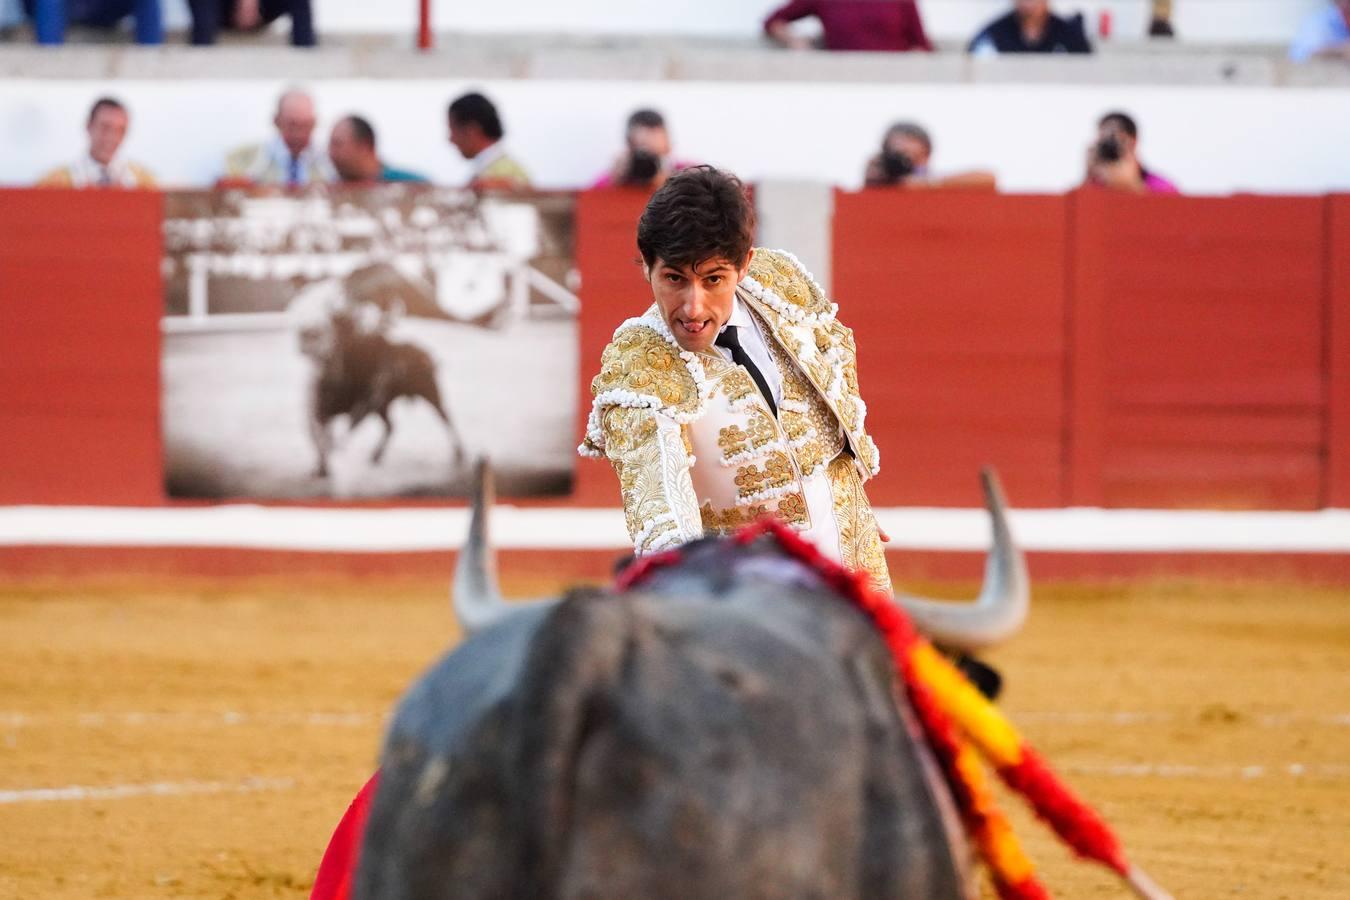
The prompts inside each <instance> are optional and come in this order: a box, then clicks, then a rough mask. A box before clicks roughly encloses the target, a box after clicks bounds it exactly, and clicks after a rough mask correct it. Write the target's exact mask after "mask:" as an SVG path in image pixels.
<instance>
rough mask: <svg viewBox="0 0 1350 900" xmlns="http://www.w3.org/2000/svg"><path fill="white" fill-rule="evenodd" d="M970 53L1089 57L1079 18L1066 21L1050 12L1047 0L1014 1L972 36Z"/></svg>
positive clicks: (1086, 40) (1088, 47)
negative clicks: (1074, 54) (1010, 6)
mask: <svg viewBox="0 0 1350 900" xmlns="http://www.w3.org/2000/svg"><path fill="white" fill-rule="evenodd" d="M970 52H971V53H975V54H987V53H1091V52H1092V45H1091V44H1089V43H1088V39H1087V31H1086V29H1085V27H1084V25H1083V16H1082V15H1081V14H1079V15H1076V16H1073V17H1071V18H1068V19H1064V18H1061V17H1059V16H1057V15H1055V14H1054V13H1052V12H1050V0H1016V2H1015V3H1014V4H1013V8H1012V10H1011V11H1010V12H1009V13H1008V14H1007V15H1005V16H1002V17H1000V18H997V19H995V20H994V21H992V22H990V23H989V24H988V25H986V26H985V27H984V30H982V31H981V32H980V33H979V34H977V35H975V38H974V40H972V41H971V42H970Z"/></svg>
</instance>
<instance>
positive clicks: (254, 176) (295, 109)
mask: <svg viewBox="0 0 1350 900" xmlns="http://www.w3.org/2000/svg"><path fill="white" fill-rule="evenodd" d="M317 123H318V117H317V115H316V114H315V110H314V98H313V97H311V96H310V95H309V94H307V93H306V92H304V91H302V90H299V89H297V88H291V89H290V90H287V91H286V92H285V93H283V94H282V95H281V97H280V99H279V100H278V101H277V111H276V115H275V116H274V117H273V118H272V124H273V125H275V126H276V129H277V133H276V135H274V136H273V137H272V139H271V140H269V141H266V142H265V143H262V144H248V145H245V146H243V147H237V148H235V149H234V150H231V151H230V152H229V154H227V155H226V157H225V175H224V177H223V178H222V179H221V180H222V182H224V183H227V184H249V185H270V186H273V187H285V188H292V189H294V188H303V187H308V186H310V185H313V184H323V183H325V182H329V181H333V180H334V179H335V178H336V175H335V174H334V172H333V165H332V163H331V162H329V160H328V156H327V154H326V153H324V152H323V150H321V149H318V148H316V147H315V146H314V142H313V137H314V126H315V125H316V124H317Z"/></svg>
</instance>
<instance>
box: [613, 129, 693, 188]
mask: <svg viewBox="0 0 1350 900" xmlns="http://www.w3.org/2000/svg"><path fill="white" fill-rule="evenodd" d="M624 140H625V142H626V143H627V145H628V147H627V149H626V150H624V152H623V153H621V154H620V155H619V158H618V159H616V160H615V161H614V165H613V166H612V167H611V168H610V170H609V171H608V172H606V173H605V174H604V175H601V176H600V177H599V178H598V179H596V181H595V184H593V185H592V187H597V188H609V187H645V188H650V189H651V190H656V189H657V188H659V187H660V186H661V185H663V184H665V183H666V179H667V178H669V177H670V176H671V175H673V174H675V173H676V172H679V171H681V170H682V169H687V168H689V167H690V166H692V165H693V163H690V162H683V161H677V160H675V159H673V158H672V157H671V149H670V132H669V131H667V130H666V120H665V118H664V117H663V116H662V115H661V114H660V113H659V112H657V111H656V110H654V109H639V110H637V111H636V112H634V113H633V114H632V115H631V116H629V117H628V125H627V127H626V128H625V130H624Z"/></svg>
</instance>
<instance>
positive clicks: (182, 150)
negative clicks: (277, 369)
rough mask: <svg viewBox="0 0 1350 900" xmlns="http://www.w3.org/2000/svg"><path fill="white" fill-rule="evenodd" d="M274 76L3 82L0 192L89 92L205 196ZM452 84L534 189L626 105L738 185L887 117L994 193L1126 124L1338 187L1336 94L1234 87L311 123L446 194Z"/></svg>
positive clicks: (564, 87)
mask: <svg viewBox="0 0 1350 900" xmlns="http://www.w3.org/2000/svg"><path fill="white" fill-rule="evenodd" d="M282 87H283V85H282V83H280V82H275V81H266V80H256V81H243V80H240V81H214V80H192V81H174V82H170V81H163V80H161V81H137V80H125V81H116V82H102V81H93V80H68V81H52V80H42V81H37V80H22V79H17V80H9V81H6V82H5V83H4V88H5V89H4V90H3V91H0V135H3V136H4V138H3V141H4V152H3V153H0V183H4V184H10V185H13V184H28V183H31V182H32V181H33V180H34V179H36V178H37V177H38V176H39V175H40V174H41V173H42V172H44V171H46V170H47V169H49V168H51V167H53V166H56V165H58V164H60V163H62V162H64V161H67V160H69V159H73V158H74V157H75V156H76V155H78V154H80V153H81V152H83V150H84V147H85V143H86V140H85V135H84V122H85V117H86V115H87V112H88V108H89V106H90V104H91V103H92V101H93V100H94V98H95V97H97V96H99V95H100V94H102V93H105V92H107V93H112V94H114V95H116V96H118V97H120V98H121V99H122V100H123V101H124V102H126V103H127V104H128V105H129V106H130V108H131V110H132V123H131V131H130V136H129V137H128V139H127V142H126V145H125V148H124V152H125V155H126V156H128V157H129V158H131V159H135V160H137V161H140V162H143V163H145V164H146V165H148V166H149V167H150V168H151V169H152V170H153V171H154V172H155V173H156V174H157V175H158V176H159V177H160V179H161V180H162V181H163V182H164V183H166V184H169V185H174V186H193V185H206V184H208V183H210V182H211V181H212V180H213V179H214V177H215V176H216V175H217V174H218V167H219V165H220V160H221V158H222V156H223V155H224V153H225V151H226V150H227V149H229V148H230V147H233V146H236V145H238V144H240V143H244V142H249V141H253V140H260V139H263V138H266V137H267V136H268V135H269V134H270V131H271V126H270V119H271V117H272V111H273V106H274V103H275V99H276V95H277V93H278V92H279V91H280V89H281V88H282ZM469 88H479V89H482V90H485V91H486V92H487V93H488V95H489V96H491V97H493V98H494V99H495V100H496V101H497V103H498V105H499V107H500V109H501V111H502V114H503V117H504V119H505V122H506V127H507V129H508V143H509V145H510V146H511V147H512V149H513V151H514V152H515V154H516V155H517V156H518V157H519V158H520V159H521V160H522V161H523V162H524V163H525V165H526V166H527V167H528V168H529V169H530V171H531V172H532V173H533V175H534V177H535V180H536V182H537V183H538V184H539V185H541V186H544V187H550V188H566V187H577V186H583V185H585V184H588V183H589V182H590V180H592V179H593V178H594V177H595V176H596V175H597V174H598V173H599V172H601V171H602V170H603V169H605V168H606V167H607V165H608V164H609V161H610V160H611V158H612V157H613V155H614V153H616V152H617V151H618V149H619V143H620V134H621V130H622V126H623V121H624V119H625V117H626V116H627V114H628V112H629V111H630V110H632V109H634V108H636V107H638V106H643V105H651V106H655V107H657V108H659V109H661V110H663V111H664V112H665V113H666V115H667V118H668V120H669V122H670V124H671V127H672V130H673V133H674V137H675V143H676V149H677V153H678V155H679V156H681V157H684V158H688V159H693V160H697V161H704V162H710V163H715V164H717V165H721V166H725V167H729V168H731V169H733V170H735V171H737V172H739V173H740V174H741V175H742V176H744V177H745V178H747V179H751V180H759V179H764V178H788V179H806V180H815V181H825V182H829V183H833V184H837V185H840V186H843V187H856V186H858V185H859V183H860V182H861V177H862V175H861V173H862V168H863V164H864V161H865V159H866V158H867V157H868V155H869V154H870V153H872V152H873V150H874V147H875V146H876V144H877V142H878V141H879V139H880V135H881V132H882V131H883V130H884V128H885V126H886V125H887V124H888V123H889V122H891V121H892V120H894V119H897V118H912V119H916V120H918V121H921V122H923V123H925V124H926V125H927V126H928V127H929V129H930V130H931V131H932V133H933V136H934V138H935V141H936V144H937V147H936V158H935V165H936V168H937V169H939V170H946V171H951V170H959V169H965V168H972V167H982V168H989V169H992V170H993V171H995V172H996V173H997V175H998V177H999V181H1000V185H1001V186H1002V188H1003V189H1004V190H1009V191H1028V192H1047V191H1048V192H1057V191H1062V190H1065V189H1068V188H1070V187H1072V186H1074V185H1075V184H1076V183H1077V182H1078V181H1079V180H1080V179H1081V176H1082V167H1083V155H1084V150H1085V148H1086V146H1087V144H1088V142H1089V140H1090V139H1091V136H1092V134H1093V130H1094V123H1095V121H1096V119H1097V117H1098V116H1099V115H1100V114H1101V113H1103V112H1105V111H1106V110H1108V109H1112V108H1115V107H1121V108H1124V109H1127V110H1129V111H1130V112H1132V113H1133V114H1135V116H1136V117H1137V118H1138V119H1139V121H1140V123H1141V128H1142V135H1141V138H1142V150H1143V153H1142V155H1143V158H1144V160H1145V163H1146V164H1148V165H1150V166H1152V167H1154V168H1156V169H1158V170H1159V171H1160V172H1162V173H1164V174H1166V175H1168V176H1170V177H1172V178H1173V179H1175V180H1176V181H1177V182H1178V183H1179V184H1180V185H1181V186H1182V188H1183V189H1184V190H1185V191H1187V192H1188V193H1195V194H1224V193H1231V192H1242V191H1253V192H1268V193H1322V192H1327V191H1335V190H1340V191H1345V190H1350V162H1347V160H1346V156H1345V148H1346V147H1348V146H1350V91H1346V90H1335V89H1293V88H1278V89H1277V88H1236V87H1131V86H1107V85H1098V86H1083V87H1070V86H1062V85H978V84H977V85H913V84H907V85H895V86H891V85H878V84H800V83H735V84H709V83H700V82H671V81H666V82H610V83H605V82H597V81H548V80H517V81H507V80H501V81H484V82H477V83H468V82H457V81H449V80H447V81H433V80H393V79H391V80H343V79H333V80H324V81H318V82H315V83H314V85H313V90H314V93H315V95H316V97H317V99H318V104H319V109H320V114H321V124H320V128H319V131H318V132H317V134H318V135H319V138H320V140H321V141H322V142H323V143H324V144H325V145H326V141H327V129H328V128H329V127H330V126H331V124H332V123H333V122H334V121H335V120H336V119H337V118H338V117H339V116H340V115H341V114H343V113H347V112H358V113H360V114H362V115H364V116H366V117H368V118H369V119H370V120H371V121H372V122H373V124H374V125H375V128H376V130H377V132H378V134H379V142H380V149H381V154H382V155H383V156H384V157H385V159H386V161H388V162H390V163H392V164H394V165H399V166H403V167H408V168H412V169H415V170H419V171H421V172H423V173H424V174H426V175H428V176H430V177H431V178H432V179H433V180H435V181H437V182H440V183H445V184H458V183H461V182H463V181H464V180H466V179H467V177H468V168H467V166H466V165H465V163H464V162H463V161H462V160H461V159H460V158H459V157H458V154H457V153H456V152H455V151H454V149H453V148H451V147H450V146H449V145H448V144H447V142H446V125H445V107H446V104H447V102H448V101H449V100H450V99H451V98H452V97H454V96H456V95H457V94H458V93H460V92H462V91H464V90H467V89H469Z"/></svg>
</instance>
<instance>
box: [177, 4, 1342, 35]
mask: <svg viewBox="0 0 1350 900" xmlns="http://www.w3.org/2000/svg"><path fill="white" fill-rule="evenodd" d="M782 2H786V0H732V2H726V0H686V2H683V3H673V4H660V3H633V2H631V0H574V2H571V3H558V2H556V0H514V2H509V3H495V4H494V3H462V2H456V0H432V17H433V22H434V24H435V26H436V28H438V29H441V30H448V31H471V32H498V33H508V34H509V33H525V32H572V33H582V34H584V33H592V34H704V35H715V36H718V37H743V36H748V35H754V34H757V33H759V28H760V23H761V22H762V21H763V19H764V16H765V15H767V14H768V12H769V11H770V10H771V9H773V8H775V7H776V6H779V5H781V4H782ZM1322 2H1323V0H1177V2H1176V25H1177V28H1178V30H1179V32H1180V33H1181V35H1183V36H1184V37H1185V39H1186V41H1187V42H1190V43H1233V42H1237V43H1257V44H1269V43H1286V42H1288V40H1289V39H1290V38H1291V37H1293V33H1294V27H1295V24H1296V23H1297V21H1298V19H1299V17H1300V16H1301V15H1302V14H1304V13H1305V12H1307V11H1308V10H1310V9H1316V8H1317V6H1318V5H1319V4H1320V3H1322ZM1008 5H1009V3H1008V0H919V8H920V11H921V12H922V14H923V17H924V23H925V25H926V26H927V28H928V29H929V31H930V32H931V34H932V36H933V37H934V38H936V39H939V40H944V41H963V40H969V38H970V36H971V35H972V34H974V33H975V31H976V30H978V29H979V28H980V26H982V25H983V24H984V23H985V22H987V21H989V20H990V19H992V18H994V17H995V16H997V15H999V14H1001V13H1002V12H1003V11H1004V10H1006V9H1007V7H1008ZM183 6H185V4H184V3H183V0H170V3H169V7H170V8H175V7H183ZM1149 6H1150V4H1149V0H1056V2H1055V4H1054V8H1055V9H1056V10H1058V11H1060V12H1063V13H1072V12H1078V11H1081V12H1083V13H1084V14H1086V15H1087V16H1088V17H1089V20H1090V21H1091V22H1093V23H1094V24H1095V22H1096V21H1097V15H1098V14H1099V13H1100V12H1101V11H1102V10H1110V11H1111V14H1112V16H1113V18H1114V20H1115V29H1114V31H1115V35H1116V36H1117V38H1118V39H1126V40H1128V39H1135V38H1138V37H1141V36H1142V35H1143V34H1144V32H1145V30H1146V27H1147V21H1148V16H1149ZM416 13H417V4H416V3H412V2H406V3H371V2H368V0H317V2H316V16H317V19H318V22H319V24H320V27H322V28H324V29H325V30H328V31H330V32H351V31H357V32H394V33H400V34H407V35H411V34H412V33H413V32H414V29H415V28H416V22H417V18H416ZM183 21H186V17H185V16H184V17H183Z"/></svg>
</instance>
